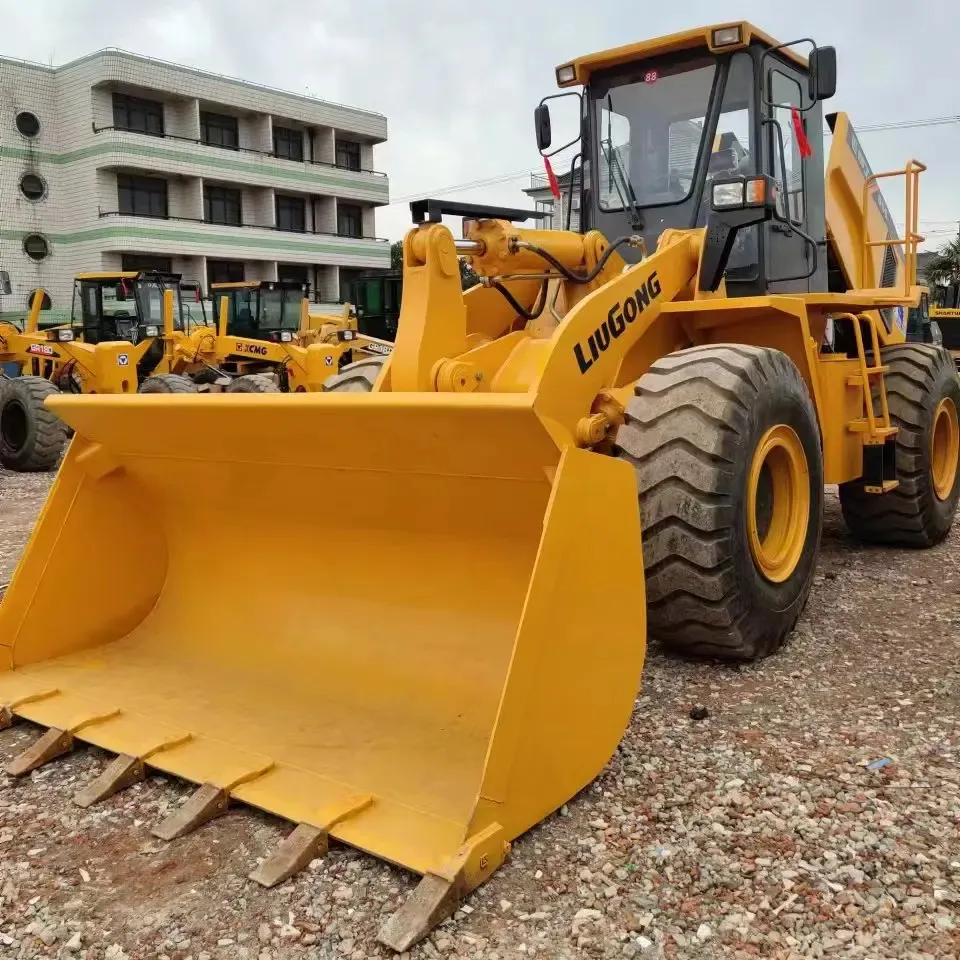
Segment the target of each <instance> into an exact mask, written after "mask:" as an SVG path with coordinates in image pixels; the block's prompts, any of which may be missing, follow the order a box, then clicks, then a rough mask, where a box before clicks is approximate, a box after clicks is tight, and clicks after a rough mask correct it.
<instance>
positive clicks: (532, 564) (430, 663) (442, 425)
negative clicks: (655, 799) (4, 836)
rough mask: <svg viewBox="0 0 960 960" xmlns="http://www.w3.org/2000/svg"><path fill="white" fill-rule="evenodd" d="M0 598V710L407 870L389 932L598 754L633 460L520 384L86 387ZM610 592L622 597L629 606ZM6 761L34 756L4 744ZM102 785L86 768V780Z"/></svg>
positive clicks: (499, 847)
mask: <svg viewBox="0 0 960 960" xmlns="http://www.w3.org/2000/svg"><path fill="white" fill-rule="evenodd" d="M50 405H51V407H53V409H55V410H56V412H57V414H59V415H60V416H61V417H62V418H63V419H64V420H65V421H66V422H67V423H69V424H70V425H71V426H73V427H74V428H75V429H76V432H77V435H76V438H75V439H74V441H73V443H72V444H71V447H70V450H69V453H68V455H67V458H66V460H65V462H64V464H63V467H62V468H61V471H60V474H59V476H58V478H57V480H56V483H55V485H54V488H53V490H52V492H51V495H50V497H49V500H48V502H47V505H46V507H45V509H44V511H43V513H42V515H41V517H40V520H39V522H38V525H37V527H36V529H35V531H34V534H33V537H32V540H31V542H30V543H29V545H28V548H27V550H26V552H25V554H24V556H23V559H22V561H21V563H20V566H19V568H18V569H17V571H16V574H15V576H14V579H13V581H12V583H11V585H10V588H9V590H8V592H7V594H6V596H5V598H4V599H3V602H2V604H0V704H4V705H6V716H7V718H8V719H10V718H12V717H13V716H15V715H19V716H22V717H25V718H27V719H29V720H32V721H35V722H37V723H39V724H43V725H45V726H47V727H49V728H51V731H49V732H48V734H47V735H46V736H45V738H41V741H39V742H38V743H37V744H35V745H34V748H31V749H32V750H33V753H31V750H30V749H28V751H26V753H25V754H24V755H21V758H17V759H15V760H14V761H13V763H12V766H16V765H17V761H18V760H20V763H19V767H17V769H16V770H15V772H24V771H25V770H26V769H31V768H32V767H33V766H36V765H37V764H38V763H39V762H44V761H45V760H47V759H51V758H52V757H54V756H58V755H59V754H61V753H63V752H64V751H65V750H66V749H68V748H69V746H70V745H71V743H72V741H73V738H74V737H75V738H77V739H80V740H84V741H88V742H90V743H94V744H97V745H99V746H101V747H103V748H106V749H107V750H110V751H112V752H114V753H117V754H120V755H121V756H120V758H119V759H118V760H117V761H115V762H114V764H113V766H112V768H111V769H112V772H111V770H108V772H107V773H105V774H104V775H103V776H102V777H101V778H99V781H98V782H95V783H94V784H93V785H92V786H91V787H90V788H89V789H88V790H87V791H86V792H85V796H86V801H88V802H92V801H93V800H95V799H99V798H100V797H102V796H106V795H109V793H110V792H113V790H114V789H119V788H120V787H122V786H124V785H125V784H126V783H127V782H130V781H132V780H133V779H136V778H137V776H142V775H143V774H142V768H143V767H144V765H146V766H149V767H155V768H158V769H160V770H164V771H167V772H169V773H172V774H175V775H177V776H179V777H183V778H186V779H188V780H192V781H194V782H196V783H198V784H201V785H202V786H201V788H200V789H199V790H198V791H197V792H196V793H195V794H194V795H193V797H191V798H190V800H188V802H187V804H186V805H185V807H184V808H182V809H181V810H180V811H179V812H178V813H177V814H175V815H174V817H173V818H171V820H172V821H173V822H170V823H166V822H165V824H162V825H161V827H160V829H159V831H158V832H159V834H160V835H162V836H167V837H173V836H177V835H179V834H180V833H183V832H185V831H186V830H187V829H190V828H192V827H193V826H196V825H198V824H199V823H201V822H203V821H204V820H206V819H209V818H210V817H211V816H214V815H216V813H218V812H222V810H223V809H224V808H225V807H226V803H227V801H228V800H230V799H232V800H237V801H240V802H244V803H248V804H252V805H254V806H257V807H260V808H262V809H264V810H267V811H270V812H272V813H275V814H277V815H279V816H281V817H284V818H287V819H289V820H292V821H295V822H296V823H298V824H300V826H299V827H298V828H297V830H296V831H295V832H294V834H293V835H292V836H291V837H290V838H289V840H288V841H286V842H285V845H281V849H280V850H279V851H278V853H277V854H276V855H275V857H274V858H272V859H271V860H270V861H268V862H267V863H265V864H264V865H263V866H262V867H261V868H260V869H259V870H258V871H257V874H258V876H257V879H260V880H261V882H265V883H270V882H275V881H276V880H278V879H282V878H283V877H285V876H289V874H290V873H292V872H293V870H294V869H296V867H297V866H299V865H301V864H302V862H303V858H304V856H306V858H307V859H308V860H309V859H310V856H311V855H315V854H316V851H317V850H318V849H320V848H321V847H325V844H326V837H327V835H330V836H334V837H336V838H338V839H340V840H342V841H344V842H346V843H349V844H352V845H354V846H356V847H359V848H361V849H363V850H367V851H369V852H371V853H373V854H375V855H377V856H379V857H383V858H385V859H386V860H389V861H392V862H394V863H397V864H401V865H403V866H405V867H408V868H410V869H411V870H414V871H416V872H418V873H421V874H424V875H426V876H425V879H424V881H423V882H422V883H421V886H420V887H419V888H418V890H417V892H416V893H415V894H414V896H413V897H411V899H410V900H409V901H408V902H407V904H406V905H405V906H404V907H403V908H402V909H401V910H400V911H399V912H398V913H397V914H395V915H394V917H393V918H391V920H390V921H389V922H388V923H387V925H386V927H385V928H384V931H383V932H382V936H383V938H384V940H385V942H387V943H390V944H391V945H392V946H394V947H396V948H397V949H405V947H406V946H407V945H409V944H410V943H411V942H413V941H415V940H416V939H418V938H419V937H420V936H422V935H423V934H424V933H425V932H426V931H427V930H428V929H429V927H430V926H432V924H433V923H435V922H436V921H437V920H438V919H440V918H442V916H443V915H444V913H447V912H449V911H450V910H451V909H452V908H453V906H454V905H455V900H456V897H458V896H460V895H462V894H463V893H465V892H466V891H468V890H469V889H472V888H473V887H474V886H476V885H477V884H478V883H480V882H482V881H483V880H484V879H486V877H487V876H489V874H490V873H491V872H492V871H493V870H495V869H496V868H497V867H498V866H499V865H500V863H501V862H502V860H503V858H504V856H505V855H506V853H507V851H508V849H509V841H510V840H512V839H513V838H514V837H516V836H517V835H518V834H520V833H522V832H524V831H525V830H526V829H528V828H529V827H530V826H532V825H533V824H535V823H537V822H538V821H539V820H540V819H542V818H543V817H544V816H546V815H547V814H548V813H550V812H551V811H553V810H555V809H556V808H557V807H558V806H560V805H561V804H562V803H564V802H565V801H567V800H568V799H569V798H570V797H571V796H573V794H575V793H576V792H577V791H578V790H579V789H581V788H582V787H583V786H584V785H586V784H587V783H589V781H590V780H591V779H593V778H594V777H595V776H596V775H597V774H598V773H599V772H600V770H601V769H602V767H603V766H604V765H605V763H606V762H607V760H608V759H609V757H610V756H611V754H612V752H613V751H614V749H615V748H616V745H617V743H618V742H619V739H620V736H621V735H622V732H623V730H624V728H625V726H626V724H627V722H628V719H629V715H630V711H631V708H632V706H633V702H634V698H635V696H636V693H637V689H638V686H639V680H640V674H641V668H642V664H643V656H644V637H645V624H644V595H643V565H642V560H641V555H640V542H641V541H640V520H639V516H638V510H637V505H636V484H635V480H634V476H633V471H632V469H631V467H630V466H628V465H627V464H626V463H623V462H621V461H618V460H615V459H613V458H609V457H604V456H600V455H598V454H594V453H590V452H586V451H582V450H577V449H568V450H567V451H566V452H565V453H561V451H560V450H559V449H558V447H557V445H556V444H555V442H554V441H553V440H552V439H551V436H550V433H549V432H548V430H547V428H546V426H545V425H544V424H543V423H542V422H541V421H540V420H539V419H538V417H537V415H536V413H535V412H534V410H533V408H532V405H531V401H530V400H529V398H528V397H527V396H524V395H512V396H505V395H500V396H491V395H486V396H476V395H475V396H460V395H456V394H453V395H450V394H448V395H442V394H399V393H398V394H392V393H378V394H373V395H365V396H358V395H352V394H336V395H334V394H317V395H298V396H292V395H291V396H287V395H270V394H267V395H232V396H231V395H226V396H217V397H203V398H197V397H190V396H184V397H178V396H174V397H167V396H164V397H163V398H159V397H152V396H132V397H112V396H92V397H83V398H70V397H62V398H57V399H55V400H54V401H53V402H51V404H50ZM622 598H629V599H628V600H627V601H626V602H628V603H629V605H630V608H631V611H630V613H629V615H625V614H624V609H623V604H624V602H625V601H624V599H622ZM28 755H29V756H28ZM104 778H106V781H107V782H101V781H104Z"/></svg>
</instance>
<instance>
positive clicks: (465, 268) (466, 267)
mask: <svg viewBox="0 0 960 960" xmlns="http://www.w3.org/2000/svg"><path fill="white" fill-rule="evenodd" d="M479 280H480V277H478V276H477V273H476V271H475V270H474V269H473V267H471V266H470V264H469V263H467V260H466V257H461V258H460V287H461V289H463V290H469V289H470V288H471V287H472V286H474V284H476V283H478V282H479Z"/></svg>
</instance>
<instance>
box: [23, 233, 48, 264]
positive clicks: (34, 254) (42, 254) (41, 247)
mask: <svg viewBox="0 0 960 960" xmlns="http://www.w3.org/2000/svg"><path fill="white" fill-rule="evenodd" d="M23 252H24V253H25V254H26V255H27V256H28V257H29V258H30V259H31V260H37V261H40V260H46V259H47V257H48V256H49V255H50V244H49V243H47V238H46V237H43V236H41V235H40V234H39V233H30V234H27V236H25V237H24V238H23Z"/></svg>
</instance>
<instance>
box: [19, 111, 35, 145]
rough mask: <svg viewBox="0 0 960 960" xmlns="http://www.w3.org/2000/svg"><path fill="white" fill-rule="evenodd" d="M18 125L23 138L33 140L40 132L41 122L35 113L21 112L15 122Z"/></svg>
mask: <svg viewBox="0 0 960 960" xmlns="http://www.w3.org/2000/svg"><path fill="white" fill-rule="evenodd" d="M14 122H15V123H16V125H17V132H18V133H19V134H20V136H22V137H26V138H27V139H28V140H32V139H33V138H34V137H35V136H36V135H37V134H38V133H39V132H40V121H39V120H38V119H37V115H36V114H35V113H31V112H30V111H29V110H21V111H20V113H18V114H17V118H16V120H15V121H14Z"/></svg>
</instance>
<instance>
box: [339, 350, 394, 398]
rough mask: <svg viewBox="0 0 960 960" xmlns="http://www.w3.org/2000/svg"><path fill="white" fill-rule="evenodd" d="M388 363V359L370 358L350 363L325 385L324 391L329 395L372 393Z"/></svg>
mask: <svg viewBox="0 0 960 960" xmlns="http://www.w3.org/2000/svg"><path fill="white" fill-rule="evenodd" d="M386 362H387V360H386V357H368V358H366V359H365V360H358V361H357V362H356V363H348V364H347V365H346V366H345V367H342V368H341V370H340V372H339V373H335V374H334V375H333V376H332V377H330V378H329V379H328V380H327V381H326V382H325V383H324V384H323V389H324V391H325V392H328V393H333V392H337V393H370V392H371V391H372V390H373V385H374V384H375V383H376V382H377V377H379V376H380V370H381V369H382V368H383V365H384V364H385V363H386Z"/></svg>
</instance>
